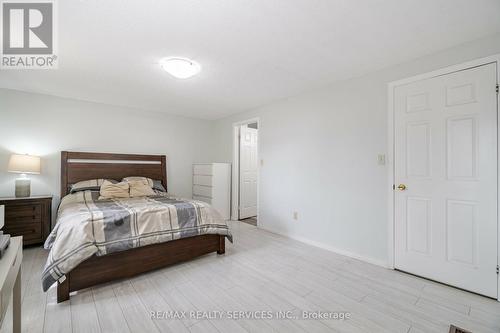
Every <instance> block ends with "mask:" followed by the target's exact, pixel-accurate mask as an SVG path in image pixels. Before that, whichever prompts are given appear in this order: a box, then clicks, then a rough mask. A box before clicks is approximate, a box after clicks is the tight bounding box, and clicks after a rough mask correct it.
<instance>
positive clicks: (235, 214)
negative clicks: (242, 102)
mask: <svg viewBox="0 0 500 333" xmlns="http://www.w3.org/2000/svg"><path fill="white" fill-rule="evenodd" d="M253 123H257V131H258V132H257V133H258V134H257V226H258V225H259V217H260V215H259V206H260V205H259V192H260V191H259V184H260V159H259V156H260V132H261V131H260V130H261V127H260V126H261V124H260V119H259V117H255V118H250V119H247V120H242V121H238V122H236V123H233V168H232V175H231V180H232V181H231V183H232V186H231V220H233V221H238V220H239V216H240V209H239V206H240V195H239V194H240V126H241V125H248V124H253Z"/></svg>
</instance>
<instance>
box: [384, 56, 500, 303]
mask: <svg viewBox="0 0 500 333" xmlns="http://www.w3.org/2000/svg"><path fill="white" fill-rule="evenodd" d="M491 63H496V64H497V83H499V82H500V70H499V66H500V54H496V55H492V56H489V57H485V58H480V59H476V60H472V61H468V62H464V63H461V64H456V65H453V66H448V67H445V68H441V69H438V70H435V71H432V72H428V73H424V74H419V75H416V76H412V77H409V78H406V79H402V80H398V81H393V82H390V83H388V85H387V88H388V112H387V123H388V129H387V130H388V140H387V145H388V146H387V152H388V177H387V182H388V184H387V185H388V189H389V191H388V223H387V237H388V242H387V244H388V246H387V258H388V262H387V267H389V268H392V269H394V252H395V249H394V241H395V235H394V190H393V189H392V186H393V184H395V183H394V162H395V161H394V89H395V88H396V87H397V86H401V85H404V84H409V83H412V82H416V81H421V80H425V79H429V78H432V77H436V76H440V75H446V74H449V73H453V72H458V71H462V70H466V69H469V68H473V67H478V66H482V65H486V64H491ZM499 105H500V100H498V95H497V121H498V129H499V130H500V119H498V118H499V117H498V109H499ZM497 134H498V131H497ZM498 147H500V136H499V137H498V138H497V148H498ZM497 157H498V164H497V167H498V170H497V174H499V173H500V172H499V171H500V153H498V152H497ZM498 189H500V180H499V183H498V184H497V197H498V203H497V231H498V238H497V265H499V264H500V262H499V260H500V244H499V242H500V225H499V219H498V207H500V196H499V195H498ZM497 279H498V280H497V300H498V301H500V292H499V290H500V275H498V276H497Z"/></svg>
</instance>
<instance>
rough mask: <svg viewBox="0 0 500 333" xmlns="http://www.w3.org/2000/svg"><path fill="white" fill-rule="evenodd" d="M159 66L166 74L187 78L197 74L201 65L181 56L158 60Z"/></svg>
mask: <svg viewBox="0 0 500 333" xmlns="http://www.w3.org/2000/svg"><path fill="white" fill-rule="evenodd" d="M160 66H161V68H163V69H164V70H165V71H166V72H167V73H168V74H170V75H172V76H174V77H176V78H178V79H187V78H190V77H191V76H194V75H196V74H198V73H199V72H200V70H201V66H200V64H199V63H197V62H196V61H194V60H191V59H188V58H182V57H168V58H163V59H161V60H160Z"/></svg>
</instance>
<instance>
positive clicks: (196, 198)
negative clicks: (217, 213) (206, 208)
mask: <svg viewBox="0 0 500 333" xmlns="http://www.w3.org/2000/svg"><path fill="white" fill-rule="evenodd" d="M193 199H194V200H198V201H203V202H206V203H209V204H212V199H210V198H207V197H200V196H198V195H193Z"/></svg>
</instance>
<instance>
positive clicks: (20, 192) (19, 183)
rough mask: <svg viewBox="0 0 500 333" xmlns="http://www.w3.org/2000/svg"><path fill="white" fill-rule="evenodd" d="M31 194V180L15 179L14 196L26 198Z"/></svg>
mask: <svg viewBox="0 0 500 333" xmlns="http://www.w3.org/2000/svg"><path fill="white" fill-rule="evenodd" d="M30 195H31V180H29V179H28V178H17V179H16V198H26V197H29V196H30Z"/></svg>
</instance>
